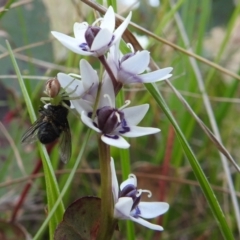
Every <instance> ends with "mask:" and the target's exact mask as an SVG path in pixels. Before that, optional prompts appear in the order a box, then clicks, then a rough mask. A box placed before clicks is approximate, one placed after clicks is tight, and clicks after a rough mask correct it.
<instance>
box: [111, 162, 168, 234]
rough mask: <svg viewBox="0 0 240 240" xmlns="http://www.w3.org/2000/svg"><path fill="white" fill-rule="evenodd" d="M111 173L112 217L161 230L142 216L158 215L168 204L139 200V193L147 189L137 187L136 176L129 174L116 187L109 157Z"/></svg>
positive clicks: (114, 172) (146, 191)
mask: <svg viewBox="0 0 240 240" xmlns="http://www.w3.org/2000/svg"><path fill="white" fill-rule="evenodd" d="M110 165H111V174H112V193H113V200H114V218H117V219H125V220H132V221H133V222H137V223H139V224H141V225H143V226H145V227H147V228H150V229H152V230H157V231H162V230H163V227H161V226H159V225H157V224H152V223H150V222H148V221H146V220H144V219H143V218H146V219H151V218H155V217H157V216H160V215H162V214H164V213H165V212H167V211H168V209H169V204H168V203H166V202H141V195H142V194H143V193H147V194H148V196H149V197H151V192H150V191H148V190H143V189H137V178H136V176H135V175H134V174H130V175H129V178H128V179H127V180H125V181H124V182H123V183H122V184H121V185H120V190H119V187H118V181H117V176H116V171H115V166H114V160H113V159H112V158H111V162H110Z"/></svg>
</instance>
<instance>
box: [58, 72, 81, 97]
mask: <svg viewBox="0 0 240 240" xmlns="http://www.w3.org/2000/svg"><path fill="white" fill-rule="evenodd" d="M57 79H58V81H59V83H60V85H61V87H62V88H66V87H67V86H68V87H67V88H66V89H65V91H66V92H67V93H70V92H72V93H71V96H70V97H79V96H81V94H82V93H83V92H84V89H83V85H82V82H81V81H79V80H77V79H75V80H74V78H73V77H71V76H69V75H67V74H65V73H58V74H57ZM69 84H70V85H69ZM73 90H75V91H74V92H73Z"/></svg>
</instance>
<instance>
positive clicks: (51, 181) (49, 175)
mask: <svg viewBox="0 0 240 240" xmlns="http://www.w3.org/2000/svg"><path fill="white" fill-rule="evenodd" d="M7 47H8V51H9V53H10V57H11V60H12V62H13V66H14V68H15V71H16V74H17V76H18V81H19V84H20V87H21V90H22V93H23V97H24V100H25V102H26V105H27V109H28V112H29V115H30V119H31V121H32V122H34V121H35V120H36V115H35V112H34V109H33V106H32V102H31V99H30V97H29V95H28V92H27V89H26V87H25V84H24V81H23V79H22V76H21V73H20V70H19V68H18V65H17V62H16V60H15V58H14V55H13V52H12V49H11V46H10V44H9V43H8V41H7ZM38 149H39V151H40V155H41V158H42V162H43V171H44V174H45V181H46V191H47V201H48V211H50V210H51V209H52V208H53V206H54V204H55V202H56V201H57V199H58V197H59V194H60V192H59V188H58V184H57V180H56V177H55V174H54V170H53V168H52V165H51V162H50V159H49V156H48V153H47V151H46V148H45V147H44V146H43V145H42V144H40V143H38ZM63 213H64V206H63V203H62V202H61V204H60V205H59V207H58V208H57V209H56V211H55V213H54V215H53V218H52V219H51V220H50V222H49V234H50V236H53V233H54V231H55V229H56V226H57V224H58V223H59V222H60V221H61V219H62V215H63ZM50 239H51V238H50Z"/></svg>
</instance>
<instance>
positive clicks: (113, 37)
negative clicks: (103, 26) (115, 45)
mask: <svg viewBox="0 0 240 240" xmlns="http://www.w3.org/2000/svg"><path fill="white" fill-rule="evenodd" d="M114 39H115V36H114V35H113V36H112V39H111V41H110V42H109V43H108V45H107V46H108V47H110V46H111V44H112V42H113V40H114Z"/></svg>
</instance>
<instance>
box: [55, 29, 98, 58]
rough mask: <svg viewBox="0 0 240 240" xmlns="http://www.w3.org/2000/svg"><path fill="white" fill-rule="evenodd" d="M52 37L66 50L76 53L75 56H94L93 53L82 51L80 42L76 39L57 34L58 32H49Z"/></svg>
mask: <svg viewBox="0 0 240 240" xmlns="http://www.w3.org/2000/svg"><path fill="white" fill-rule="evenodd" d="M51 33H52V35H53V36H54V37H55V38H57V40H58V41H59V42H60V43H61V44H62V45H63V46H65V47H66V48H68V49H70V50H71V51H73V52H75V53H77V54H81V55H85V56H91V55H94V53H92V52H88V51H83V50H82V49H81V48H80V47H79V46H80V45H81V44H82V42H80V41H79V40H78V39H76V38H73V37H69V36H67V35H65V34H63V33H59V32H54V31H52V32H51Z"/></svg>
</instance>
